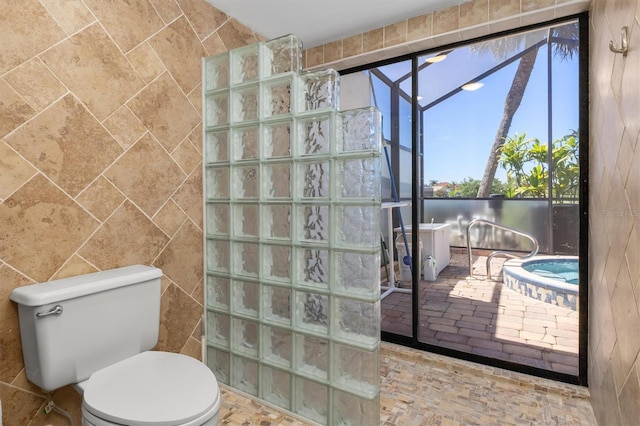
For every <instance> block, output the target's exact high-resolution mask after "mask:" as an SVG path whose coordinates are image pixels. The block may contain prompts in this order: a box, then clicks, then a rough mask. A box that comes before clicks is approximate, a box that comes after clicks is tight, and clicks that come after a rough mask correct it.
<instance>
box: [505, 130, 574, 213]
mask: <svg viewBox="0 0 640 426" xmlns="http://www.w3.org/2000/svg"><path fill="white" fill-rule="evenodd" d="M578 145H579V144H578V134H577V132H576V131H572V132H571V133H569V134H568V135H565V136H563V137H562V138H560V139H556V140H554V141H553V142H552V143H551V162H550V163H549V154H548V152H549V150H548V146H547V145H546V144H543V143H541V142H540V140H539V139H537V138H531V139H527V135H526V133H523V134H521V135H519V134H517V133H516V134H515V135H514V136H513V137H508V138H506V139H505V142H504V143H503V145H502V146H501V147H500V148H499V152H500V157H499V160H498V162H499V164H500V166H501V167H503V168H504V169H505V170H506V171H507V180H508V182H510V183H511V184H512V185H511V189H512V191H511V192H510V194H508V195H510V196H512V197H533V198H544V197H547V196H548V194H549V169H548V168H549V164H551V190H552V196H553V198H554V199H555V200H556V201H557V202H561V203H562V202H574V200H575V199H576V198H577V196H578V188H579V184H580V180H579V179H580V166H579V161H578V160H579V159H578V151H579V150H578Z"/></svg>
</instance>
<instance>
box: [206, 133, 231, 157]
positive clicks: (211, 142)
mask: <svg viewBox="0 0 640 426" xmlns="http://www.w3.org/2000/svg"><path fill="white" fill-rule="evenodd" d="M204 152H205V162H206V163H207V164H210V163H221V162H225V161H229V131H228V130H226V129H225V130H213V131H208V132H207V133H206V136H205V147H204Z"/></svg>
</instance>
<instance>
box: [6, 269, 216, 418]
mask: <svg viewBox="0 0 640 426" xmlns="http://www.w3.org/2000/svg"><path fill="white" fill-rule="evenodd" d="M161 278H162V271H161V270H160V269H158V268H153V267H149V266H143V265H134V266H127V267H124V268H118V269H111V270H108V271H102V272H97V273H94V274H87V275H80V276H76V277H71V278H65V279H61V280H55V281H49V282H45V283H41V284H34V285H27V286H23V287H18V288H16V289H14V290H13V292H12V293H11V296H10V298H11V300H13V301H14V302H16V303H17V304H18V309H19V316H20V335H21V338H22V353H23V357H24V363H25V368H26V371H27V377H28V379H29V380H30V381H31V382H33V383H34V384H36V385H38V386H40V387H41V388H42V389H43V390H45V391H52V390H54V389H58V388H60V387H63V386H66V385H68V384H73V385H74V387H75V388H76V390H78V391H79V392H80V393H81V394H82V395H83V401H82V424H83V425H85V426H86V425H95V426H102V425H128V426H142V425H145V426H150V425H153V426H177V425H180V426H202V425H215V424H217V422H218V410H219V409H220V389H219V387H218V382H217V381H216V378H215V376H214V375H213V373H212V372H211V370H210V369H209V368H208V367H207V366H205V365H204V364H203V363H201V362H199V361H197V360H195V359H193V358H191V357H189V356H186V355H180V354H175V353H168V352H157V351H150V349H152V348H153V347H154V346H155V345H156V343H157V341H158V330H159V324H160V279H161Z"/></svg>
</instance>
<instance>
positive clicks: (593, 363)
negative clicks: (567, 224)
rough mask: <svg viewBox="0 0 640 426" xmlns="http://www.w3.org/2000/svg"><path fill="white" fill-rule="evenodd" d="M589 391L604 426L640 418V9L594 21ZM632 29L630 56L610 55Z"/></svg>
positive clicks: (626, 0)
mask: <svg viewBox="0 0 640 426" xmlns="http://www.w3.org/2000/svg"><path fill="white" fill-rule="evenodd" d="M590 21H591V22H590V40H589V44H590V58H589V60H590V70H589V78H590V86H591V90H590V97H591V98H590V101H591V107H590V120H591V124H590V142H591V147H590V149H591V152H590V173H589V178H590V191H591V196H590V203H589V222H590V223H589V242H590V247H589V269H590V273H589V275H590V276H589V293H590V295H589V389H590V392H591V401H592V405H593V409H594V413H595V415H596V418H597V419H598V423H599V424H603V425H613V424H620V425H622V424H627V425H630V424H637V423H638V416H640V359H639V358H638V355H639V352H640V334H639V333H638V330H639V329H640V308H639V307H640V262H639V261H638V257H639V256H640V144H638V138H639V135H640V119H639V117H640V74H638V69H640V24H639V22H640V3H639V2H638V1H636V0H614V1H609V0H607V1H605V0H595V1H594V2H593V5H592V7H591V17H590ZM623 26H627V27H628V29H629V36H630V40H629V46H630V48H629V53H628V55H627V57H626V58H625V57H623V56H622V55H620V54H614V53H612V52H611V51H609V41H613V42H614V44H616V45H617V46H620V45H621V42H620V32H621V28H622V27H623Z"/></svg>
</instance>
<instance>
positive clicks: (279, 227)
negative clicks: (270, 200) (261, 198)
mask: <svg viewBox="0 0 640 426" xmlns="http://www.w3.org/2000/svg"><path fill="white" fill-rule="evenodd" d="M261 219H262V238H265V239H268V240H269V239H273V240H282V241H290V240H291V205H290V204H265V205H263V206H262V218H261Z"/></svg>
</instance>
